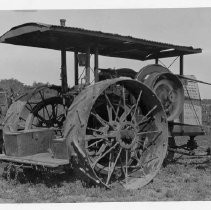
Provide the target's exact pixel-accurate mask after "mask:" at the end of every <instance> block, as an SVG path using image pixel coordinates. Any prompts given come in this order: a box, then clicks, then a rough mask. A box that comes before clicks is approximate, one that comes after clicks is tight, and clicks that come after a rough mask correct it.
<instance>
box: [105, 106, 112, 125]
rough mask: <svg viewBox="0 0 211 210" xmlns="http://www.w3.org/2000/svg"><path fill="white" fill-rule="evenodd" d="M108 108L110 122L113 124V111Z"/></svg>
mask: <svg viewBox="0 0 211 210" xmlns="http://www.w3.org/2000/svg"><path fill="white" fill-rule="evenodd" d="M106 108H107V112H108V121H109V122H112V121H113V118H112V109H111V108H110V107H109V106H108V105H107V106H106Z"/></svg>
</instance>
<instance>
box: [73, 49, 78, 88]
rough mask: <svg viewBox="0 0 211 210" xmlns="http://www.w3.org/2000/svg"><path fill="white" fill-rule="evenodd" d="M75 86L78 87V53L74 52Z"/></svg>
mask: <svg viewBox="0 0 211 210" xmlns="http://www.w3.org/2000/svg"><path fill="white" fill-rule="evenodd" d="M74 65H75V85H78V52H74Z"/></svg>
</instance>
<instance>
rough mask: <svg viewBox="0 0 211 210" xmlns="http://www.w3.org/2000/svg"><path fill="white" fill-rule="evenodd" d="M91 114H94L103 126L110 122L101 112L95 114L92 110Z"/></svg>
mask: <svg viewBox="0 0 211 210" xmlns="http://www.w3.org/2000/svg"><path fill="white" fill-rule="evenodd" d="M91 115H93V116H94V117H95V118H96V119H97V120H98V121H99V122H100V123H101V124H102V125H103V126H107V125H108V122H107V121H105V120H104V119H103V118H102V117H100V115H99V114H97V113H96V114H95V113H93V112H91Z"/></svg>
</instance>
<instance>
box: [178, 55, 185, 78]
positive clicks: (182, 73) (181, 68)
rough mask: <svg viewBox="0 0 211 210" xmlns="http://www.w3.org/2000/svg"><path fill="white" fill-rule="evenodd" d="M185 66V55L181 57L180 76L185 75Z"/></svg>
mask: <svg viewBox="0 0 211 210" xmlns="http://www.w3.org/2000/svg"><path fill="white" fill-rule="evenodd" d="M183 66H184V62H183V55H180V72H179V74H180V75H184V71H183Z"/></svg>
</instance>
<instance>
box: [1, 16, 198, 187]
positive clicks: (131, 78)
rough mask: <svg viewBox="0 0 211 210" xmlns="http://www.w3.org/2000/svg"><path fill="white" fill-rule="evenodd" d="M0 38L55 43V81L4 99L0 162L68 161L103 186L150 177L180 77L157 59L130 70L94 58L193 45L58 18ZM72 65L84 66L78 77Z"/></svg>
mask: <svg viewBox="0 0 211 210" xmlns="http://www.w3.org/2000/svg"><path fill="white" fill-rule="evenodd" d="M0 42H1V43H9V44H15V45H22V46H31V47H41V48H48V49H54V50H60V51H61V82H62V84H61V86H55V85H51V86H42V87H38V88H36V89H34V90H31V91H30V92H27V93H26V94H24V95H23V96H21V97H19V98H18V99H17V100H16V101H15V102H14V103H13V104H12V105H11V106H10V108H9V110H8V112H7V115H6V118H5V120H4V128H3V135H4V154H1V155H0V160H1V161H2V162H4V163H8V164H9V165H12V166H14V167H17V168H32V169H36V170H46V169H49V170H54V169H60V170H66V169H68V168H73V169H74V170H75V171H76V172H78V173H82V174H84V175H85V176H86V177H88V178H89V179H90V180H92V181H93V182H95V183H97V184H101V185H104V186H106V187H110V186H112V185H113V184H115V183H119V184H121V185H123V186H124V187H125V188H127V189H137V188H140V187H142V186H144V185H145V184H147V183H149V182H150V181H151V180H152V179H153V178H154V177H155V175H156V174H157V172H158V171H159V169H160V167H161V165H162V163H163V160H164V158H165V156H166V153H167V147H168V137H169V136H170V135H171V132H172V129H173V128H172V127H171V126H169V122H173V121H174V119H175V118H178V117H179V116H180V114H181V112H182V109H183V101H184V92H183V88H182V84H181V82H180V80H179V79H178V77H177V76H176V75H174V74H172V73H171V72H170V71H169V70H168V69H167V68H164V67H162V66H160V65H157V64H154V65H150V66H147V67H145V68H143V69H142V70H141V71H140V72H138V74H137V73H136V72H135V71H133V70H131V69H126V68H124V69H117V70H111V69H103V68H99V60H98V57H99V55H102V56H110V57H120V58H128V59H136V60H142V61H144V60H149V59H155V60H156V61H157V59H158V58H162V57H173V56H181V58H183V55H185V54H192V53H199V52H201V49H194V48H192V47H183V46H176V45H170V44H164V43H158V42H152V41H147V40H142V39H137V38H132V37H126V36H120V35H116V34H115V35H114V34H109V33H102V32H97V31H89V30H84V29H79V28H73V27H65V24H64V20H61V26H54V25H46V24H38V23H27V24H23V25H20V26H16V27H14V28H12V29H11V30H9V31H8V32H6V33H5V34H4V35H3V36H1V38H0ZM66 51H71V52H74V60H75V69H74V75H75V85H74V86H73V87H72V88H69V87H68V83H67V66H66ZM90 54H94V70H92V68H91V66H90ZM79 64H80V65H83V66H84V67H85V68H84V69H85V74H84V75H83V76H84V77H83V78H82V77H79ZM92 71H93V75H94V76H93V78H94V82H93V84H92V83H91V79H90V78H91V76H90V74H91V72H92ZM80 79H81V80H80Z"/></svg>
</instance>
